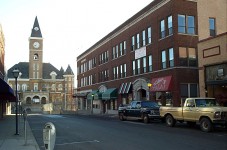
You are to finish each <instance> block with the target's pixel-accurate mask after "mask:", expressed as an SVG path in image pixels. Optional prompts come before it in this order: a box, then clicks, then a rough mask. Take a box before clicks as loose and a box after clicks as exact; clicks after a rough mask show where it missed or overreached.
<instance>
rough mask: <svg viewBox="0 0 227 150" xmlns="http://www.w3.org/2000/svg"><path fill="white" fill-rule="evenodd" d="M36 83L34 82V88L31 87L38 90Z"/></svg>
mask: <svg viewBox="0 0 227 150" xmlns="http://www.w3.org/2000/svg"><path fill="white" fill-rule="evenodd" d="M38 85H39V84H38V83H34V89H33V90H34V91H38Z"/></svg>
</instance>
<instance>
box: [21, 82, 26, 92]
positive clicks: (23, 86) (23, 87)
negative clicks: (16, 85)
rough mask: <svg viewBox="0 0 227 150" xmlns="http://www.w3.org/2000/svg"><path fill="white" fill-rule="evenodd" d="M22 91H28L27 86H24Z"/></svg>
mask: <svg viewBox="0 0 227 150" xmlns="http://www.w3.org/2000/svg"><path fill="white" fill-rule="evenodd" d="M22 91H23V92H25V91H27V85H26V84H22Z"/></svg>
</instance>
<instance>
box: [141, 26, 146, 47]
mask: <svg viewBox="0 0 227 150" xmlns="http://www.w3.org/2000/svg"><path fill="white" fill-rule="evenodd" d="M142 37H143V46H145V45H146V32H145V30H143V32H142Z"/></svg>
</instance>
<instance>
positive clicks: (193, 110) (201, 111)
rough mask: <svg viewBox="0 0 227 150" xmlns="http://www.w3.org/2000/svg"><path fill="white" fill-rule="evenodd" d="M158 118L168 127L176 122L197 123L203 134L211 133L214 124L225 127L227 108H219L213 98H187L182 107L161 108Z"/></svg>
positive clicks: (226, 124) (226, 123)
mask: <svg viewBox="0 0 227 150" xmlns="http://www.w3.org/2000/svg"><path fill="white" fill-rule="evenodd" d="M160 116H161V117H162V118H163V119H164V120H165V122H166V125H167V126H169V127H173V126H174V125H175V123H176V121H179V122H187V123H188V124H189V125H195V124H196V123H197V124H199V125H200V129H201V130H202V131H204V132H210V131H212V130H213V127H214V125H216V124H219V125H223V126H225V127H226V126H227V107H221V106H219V104H218V103H217V102H216V99H215V98H187V99H186V100H185V102H184V104H183V105H182V107H166V106H162V107H160Z"/></svg>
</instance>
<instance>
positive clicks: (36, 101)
mask: <svg viewBox="0 0 227 150" xmlns="http://www.w3.org/2000/svg"><path fill="white" fill-rule="evenodd" d="M32 102H33V103H34V104H40V98H39V97H38V96H34V97H33V99H32Z"/></svg>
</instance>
